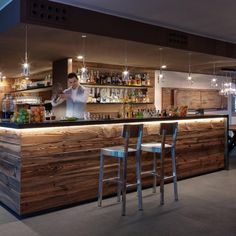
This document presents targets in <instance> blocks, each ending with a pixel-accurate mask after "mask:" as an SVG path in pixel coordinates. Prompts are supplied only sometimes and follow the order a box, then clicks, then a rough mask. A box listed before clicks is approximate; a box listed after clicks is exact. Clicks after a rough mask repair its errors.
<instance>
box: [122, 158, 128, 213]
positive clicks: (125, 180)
mask: <svg viewBox="0 0 236 236" xmlns="http://www.w3.org/2000/svg"><path fill="white" fill-rule="evenodd" d="M126 182H127V159H126V157H124V158H123V168H122V216H125V214H126V188H127V185H126V184H127V183H126Z"/></svg>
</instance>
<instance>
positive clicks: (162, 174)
mask: <svg viewBox="0 0 236 236" xmlns="http://www.w3.org/2000/svg"><path fill="white" fill-rule="evenodd" d="M160 161H161V173H160V193H161V198H160V204H161V205H164V153H163V152H161V153H160Z"/></svg>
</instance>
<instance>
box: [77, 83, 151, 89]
mask: <svg viewBox="0 0 236 236" xmlns="http://www.w3.org/2000/svg"><path fill="white" fill-rule="evenodd" d="M80 84H81V85H83V86H85V87H97V88H99V87H101V88H134V89H147V88H153V86H139V85H114V84H86V83H80Z"/></svg>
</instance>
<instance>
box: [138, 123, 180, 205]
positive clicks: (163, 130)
mask: <svg viewBox="0 0 236 236" xmlns="http://www.w3.org/2000/svg"><path fill="white" fill-rule="evenodd" d="M177 130H178V123H177V122H174V123H160V134H161V136H162V139H161V143H143V144H142V145H141V149H142V151H145V152H152V153H153V154H154V155H153V170H152V171H146V172H142V174H151V175H153V192H154V193H155V192H156V185H157V177H159V178H160V193H161V198H160V204H161V205H163V204H164V181H165V180H166V179H173V183H174V195H175V200H176V201H178V190H177V175H176V157H175V146H176V138H177ZM167 135H171V136H172V143H171V144H167V143H166V136H167ZM168 151H171V160H172V175H171V176H164V160H165V155H166V152H168ZM157 153H159V154H160V175H159V174H158V173H157V160H156V159H157Z"/></svg>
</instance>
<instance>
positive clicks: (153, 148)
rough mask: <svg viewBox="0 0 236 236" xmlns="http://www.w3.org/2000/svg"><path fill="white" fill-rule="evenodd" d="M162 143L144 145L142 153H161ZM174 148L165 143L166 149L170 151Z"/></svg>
mask: <svg viewBox="0 0 236 236" xmlns="http://www.w3.org/2000/svg"><path fill="white" fill-rule="evenodd" d="M161 145H162V144H161V143H143V144H142V145H141V147H142V151H145V152H157V153H160V152H161ZM171 147H172V146H171V145H170V144H167V143H165V149H168V148H169V149H170V148H171Z"/></svg>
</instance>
